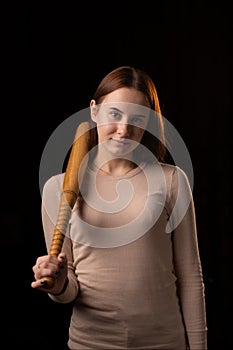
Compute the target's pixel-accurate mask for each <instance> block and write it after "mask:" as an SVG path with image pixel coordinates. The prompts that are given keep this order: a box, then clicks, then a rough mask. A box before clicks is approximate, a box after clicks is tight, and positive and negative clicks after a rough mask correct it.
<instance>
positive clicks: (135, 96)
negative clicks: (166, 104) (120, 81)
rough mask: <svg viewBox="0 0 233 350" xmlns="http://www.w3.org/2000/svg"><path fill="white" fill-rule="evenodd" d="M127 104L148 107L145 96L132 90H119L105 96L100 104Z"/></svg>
mask: <svg viewBox="0 0 233 350" xmlns="http://www.w3.org/2000/svg"><path fill="white" fill-rule="evenodd" d="M110 102H119V103H120V102H128V103H132V104H137V105H142V106H147V107H150V105H149V103H148V101H147V99H146V97H145V95H144V94H143V93H142V92H141V91H138V90H136V89H134V88H125V87H124V88H120V89H117V90H115V91H112V92H111V93H109V94H108V95H106V96H105V97H104V99H103V101H102V103H110Z"/></svg>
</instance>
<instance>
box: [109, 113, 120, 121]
mask: <svg viewBox="0 0 233 350" xmlns="http://www.w3.org/2000/svg"><path fill="white" fill-rule="evenodd" d="M110 116H111V117H112V118H113V119H117V120H118V119H120V117H121V115H120V113H118V112H111V113H110Z"/></svg>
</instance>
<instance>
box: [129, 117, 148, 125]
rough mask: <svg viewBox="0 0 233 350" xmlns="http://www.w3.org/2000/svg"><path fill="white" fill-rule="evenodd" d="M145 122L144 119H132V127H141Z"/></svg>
mask: <svg viewBox="0 0 233 350" xmlns="http://www.w3.org/2000/svg"><path fill="white" fill-rule="evenodd" d="M144 122H145V120H144V118H141V117H134V118H132V124H133V125H143V124H144Z"/></svg>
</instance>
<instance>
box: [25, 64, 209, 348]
mask: <svg viewBox="0 0 233 350" xmlns="http://www.w3.org/2000/svg"><path fill="white" fill-rule="evenodd" d="M90 115H91V121H90V125H91V134H92V137H91V147H90V157H89V164H88V166H87V169H86V172H85V176H84V180H83V183H82V186H81V189H80V196H79V197H78V200H77V202H76V204H75V206H74V208H73V210H72V215H71V219H70V221H69V229H68V232H67V233H66V236H65V240H64V243H63V246H62V252H61V254H59V256H58V257H55V256H50V255H45V256H41V257H38V258H37V260H36V263H35V265H34V266H33V268H32V269H33V272H34V276H35V281H33V282H32V287H33V288H37V289H39V290H41V291H43V292H46V293H48V290H47V289H46V288H44V280H43V278H44V277H45V276H52V277H54V278H55V284H54V287H53V288H52V289H51V290H49V293H48V295H49V297H50V298H51V299H52V300H54V301H55V302H58V303H69V302H72V303H73V312H72V316H71V322H70V327H69V340H68V346H69V348H70V349H75V350H77V349H143V350H146V349H159V350H162V349H167V350H183V349H191V350H204V349H207V326H206V310H205V294H204V283H203V276H202V268H201V261H200V256H199V250H198V242H197V232H196V221H195V209H194V203H193V198H192V194H191V188H190V184H189V181H188V178H187V176H186V174H185V172H184V171H183V170H182V169H181V168H180V167H178V166H176V165H174V164H168V163H166V162H165V153H166V144H165V136H164V120H163V117H162V115H161V111H160V106H159V100H158V96H157V92H156V88H155V85H154V83H153V81H152V80H151V78H150V77H149V76H148V75H147V74H146V73H145V72H144V71H141V70H139V69H136V68H134V67H129V66H123V67H119V68H117V69H115V70H113V71H112V72H110V73H109V74H107V75H106V76H105V77H104V78H103V80H102V81H101V82H100V84H99V86H98V88H97V90H96V92H95V93H94V96H93V99H92V100H91V102H90ZM63 178H64V174H58V175H55V176H53V177H51V178H50V179H49V180H48V181H47V182H46V184H45V186H44V189H43V195H42V221H43V228H44V234H45V240H46V244H47V247H48V250H49V246H50V244H51V237H52V235H53V229H54V218H52V216H53V214H52V213H53V212H54V207H55V208H57V207H58V205H59V201H60V194H61V191H62V182H63Z"/></svg>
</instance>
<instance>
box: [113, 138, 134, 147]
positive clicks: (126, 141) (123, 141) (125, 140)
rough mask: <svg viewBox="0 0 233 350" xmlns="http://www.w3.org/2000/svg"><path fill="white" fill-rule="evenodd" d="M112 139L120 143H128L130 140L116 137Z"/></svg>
mask: <svg viewBox="0 0 233 350" xmlns="http://www.w3.org/2000/svg"><path fill="white" fill-rule="evenodd" d="M112 141H114V142H116V143H117V144H118V145H128V144H129V143H130V141H129V140H128V139H114V138H112Z"/></svg>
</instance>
